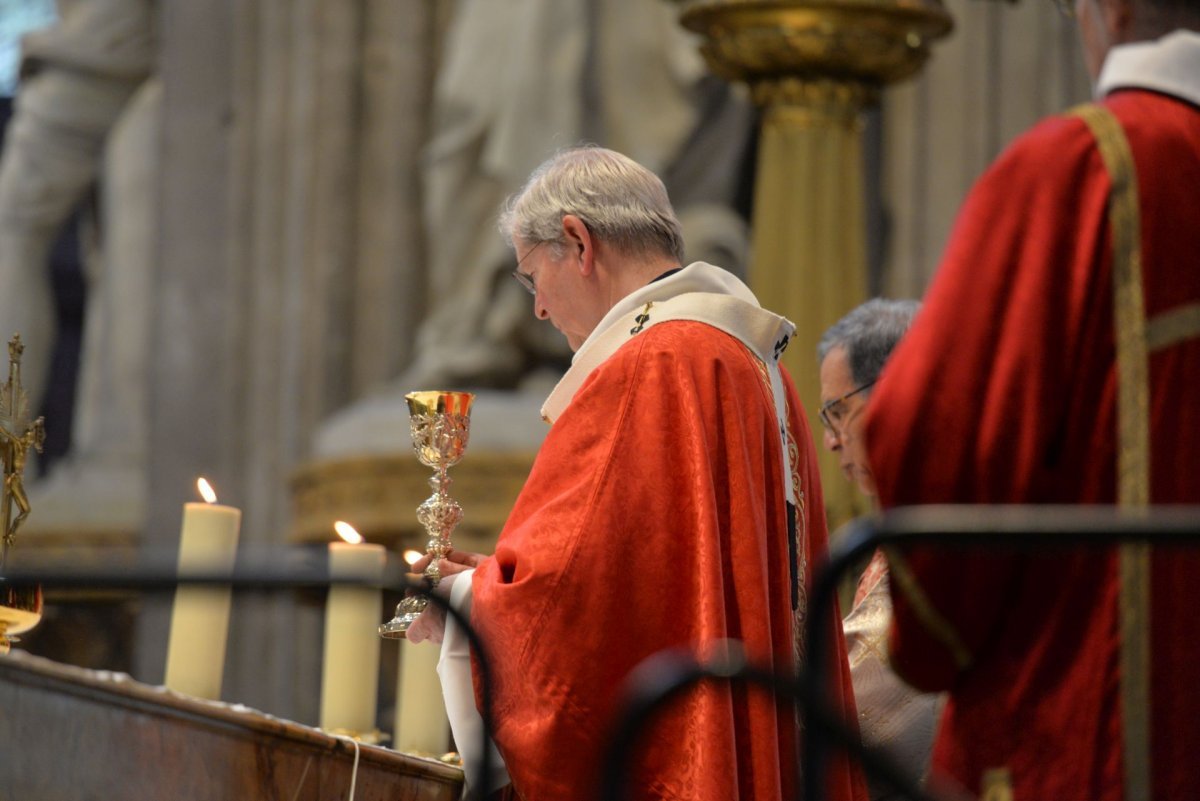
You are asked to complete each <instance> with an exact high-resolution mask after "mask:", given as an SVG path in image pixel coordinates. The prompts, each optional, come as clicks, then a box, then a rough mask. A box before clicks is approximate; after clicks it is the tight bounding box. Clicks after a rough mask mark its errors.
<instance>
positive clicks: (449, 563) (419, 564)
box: [409, 550, 487, 576]
mask: <svg viewBox="0 0 1200 801" xmlns="http://www.w3.org/2000/svg"><path fill="white" fill-rule="evenodd" d="M431 558H432V557H430V555H429V554H425V555H424V556H422V557H421V558H420V559H418V560H417V561H415V562H413V564H412V567H410V568H409V569H410V570H411V571H412V572H413V573H424V572H425V568H426V567H428V566H429V560H430V559H431ZM486 558H487V556H486V555H484V554H481V553H471V552H470V551H459V550H451V551H450V553H448V554H446V556H445V557H444V558H443V559H442V560H441V561H440V562H438V570H440V571H442V575H443V576H450V575H453V574H455V573H461V572H463V571H464V570H470V569H471V568H473V567H478V566H479V563H480V562H482V561H483V560H484V559H486Z"/></svg>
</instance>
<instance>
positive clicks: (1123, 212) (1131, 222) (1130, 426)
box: [1073, 104, 1153, 798]
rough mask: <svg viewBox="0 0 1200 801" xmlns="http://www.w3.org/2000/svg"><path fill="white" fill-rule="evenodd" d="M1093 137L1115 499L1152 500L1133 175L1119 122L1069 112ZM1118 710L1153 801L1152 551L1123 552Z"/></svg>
mask: <svg viewBox="0 0 1200 801" xmlns="http://www.w3.org/2000/svg"><path fill="white" fill-rule="evenodd" d="M1073 113H1074V114H1076V115H1077V116H1079V117H1080V118H1082V119H1083V121H1084V122H1085V123H1087V126H1088V128H1090V129H1091V131H1092V135H1093V136H1095V137H1096V144H1097V147H1098V149H1099V151H1100V157H1101V158H1102V159H1103V160H1104V166H1105V168H1106V169H1107V170H1108V175H1109V180H1110V182H1111V184H1112V189H1111V191H1110V192H1109V196H1108V216H1109V225H1110V227H1111V229H1112V248H1113V324H1114V327H1115V334H1116V345H1117V443H1118V450H1117V502H1118V504H1119V505H1120V506H1121V507H1122V508H1126V509H1131V508H1132V509H1139V508H1144V507H1145V506H1147V505H1148V504H1149V503H1150V398H1149V396H1150V378H1149V372H1150V368H1149V348H1148V344H1147V331H1146V306H1145V301H1144V299H1143V294H1142V246H1141V222H1140V216H1139V212H1138V188H1137V173H1136V170H1135V168H1134V163H1133V154H1132V153H1131V151H1130V149H1129V141H1128V140H1127V139H1126V138H1125V133H1124V131H1122V130H1121V125H1120V123H1119V122H1117V119H1116V117H1114V116H1113V115H1112V113H1111V112H1110V111H1108V110H1107V109H1106V108H1104V107H1102V106H1097V105H1090V104H1089V105H1085V106H1080V107H1078V108H1076V109H1074V110H1073ZM1120 577H1121V578H1120V581H1121V586H1120V605H1121V706H1122V717H1123V720H1124V724H1125V725H1124V732H1123V734H1124V745H1125V751H1124V763H1125V797H1126V798H1150V792H1151V787H1152V782H1151V777H1152V776H1153V771H1152V768H1151V764H1150V580H1151V579H1150V549H1149V547H1148V546H1146V545H1145V544H1135V545H1124V546H1121V549H1120Z"/></svg>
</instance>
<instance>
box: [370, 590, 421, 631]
mask: <svg viewBox="0 0 1200 801" xmlns="http://www.w3.org/2000/svg"><path fill="white" fill-rule="evenodd" d="M427 606H429V601H428V600H427V599H425V598H423V597H421V596H419V595H413V596H410V597H408V598H405V599H404V600H403V601H401V602H400V603H399V604H397V605H396V616H395V617H393V618H392V619H391V620H389V621H388V622H387V623H384V624H383V625H382V626H380V627H379V636H380V637H383V638H384V639H385V640H403V639H405V638H407V637H408V627H409V626H411V625H412V624H413V623H415V622H416V620H417V618H419V617H420V616H421V613H422V612H424V611H425V607H427Z"/></svg>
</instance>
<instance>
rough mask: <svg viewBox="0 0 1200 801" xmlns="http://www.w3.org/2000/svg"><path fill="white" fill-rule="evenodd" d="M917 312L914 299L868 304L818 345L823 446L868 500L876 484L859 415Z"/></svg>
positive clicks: (869, 302) (838, 322) (834, 325)
mask: <svg viewBox="0 0 1200 801" xmlns="http://www.w3.org/2000/svg"><path fill="white" fill-rule="evenodd" d="M920 307H921V304H920V303H918V302H917V301H915V300H885V299H883V298H875V299H874V300H869V301H867V302H866V303H864V304H862V305H861V306H858V307H857V308H855V309H854V310H852V311H851V312H850V313H849V314H847V315H846V316H845V317H843V318H842V319H840V320H838V321H837V322H836V323H834V324H833V325H832V326H830V328H829V330H828V331H826V332H825V333H824V335H822V337H821V341H820V342H818V343H817V361H818V363H819V364H820V366H821V410H820V417H821V423H822V425H823V426H824V427H825V447H826V448H828V449H829V450H831V451H833V452H834V453H836V454H838V457H839V459H840V464H841V468H842V473H844V474H845V476H846V478H848V479H849V480H851V481H853V482H854V483H855V484H857V485H858V488H859V489H860V490H862V492H863V494H864V495H867V496H868V497H871V498H873V497H875V482H874V480H873V479H872V477H871V470H870V467H869V466H868V464H867V453H866V449H865V447H864V445H863V437H862V429H863V423H864V422H865V418H864V416H863V412H864V411H865V410H866V408H867V399H868V398H869V397H870V393H871V388H872V387H874V386H875V382H876V381H878V380H879V374H880V372H882V370H883V364H884V362H886V361H887V359H888V357H889V356H891V354H892V350H893V349H894V348H895V347H896V345H897V343H899V342H900V338H901V337H902V336H904V333H905V332H906V331H908V327H909V326H910V325H912V321H913V317H914V316H915V315H916V313H917V309H919V308H920Z"/></svg>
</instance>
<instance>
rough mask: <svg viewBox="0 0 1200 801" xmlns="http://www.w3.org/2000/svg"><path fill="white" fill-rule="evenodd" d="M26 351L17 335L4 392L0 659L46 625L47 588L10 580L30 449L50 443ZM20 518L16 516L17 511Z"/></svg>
mask: <svg viewBox="0 0 1200 801" xmlns="http://www.w3.org/2000/svg"><path fill="white" fill-rule="evenodd" d="M24 350H25V346H24V345H23V344H21V336H20V335H19V334H14V335H13V338H12V340H10V341H9V343H8V381H6V382H5V383H4V386H3V387H0V456H2V461H3V464H4V483H3V485H0V523H2V525H3V530H2V533H3V537H2V541H0V653H8V650H9V647H10V646H11V644H12V643H13V642H14V641H16V639H17V638H16V637H14V636H13V635H14V634H20V633H21V632H24V631H28V630H29V629H31V628H33V627H34V626H36V625H37V624H38V621H40V620H41V619H42V588H41V587H38V586H36V585H34V586H24V587H14V586H10V585H9V584H8V583H7V582H6V581H5V579H4V568H5V565H7V564H8V549H9V548H10V547H11V546H12V545H13V543H15V542H16V538H17V529H19V528H20V527H21V524H22V523H24V522H25V518H27V517H29V512H30V511H31V510H30V506H29V498H28V497H26V495H25V462H26V461H27V460H28V458H29V450H30V448H32V449H34V450H36V451H37V452H38V453H41V451H42V444H43V443H44V442H45V440H46V430H45V427H44V426H43V421H42V418H40V417H39V418H38V419H37V420H34V421H33V423H32V424H31V423H30V422H29V400H28V398H27V397H26V396H25V390H24V388H23V387H22V386H21V354H22V353H23V352H24ZM14 505H15V506H16V512H17V514H16V516H13V506H14Z"/></svg>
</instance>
